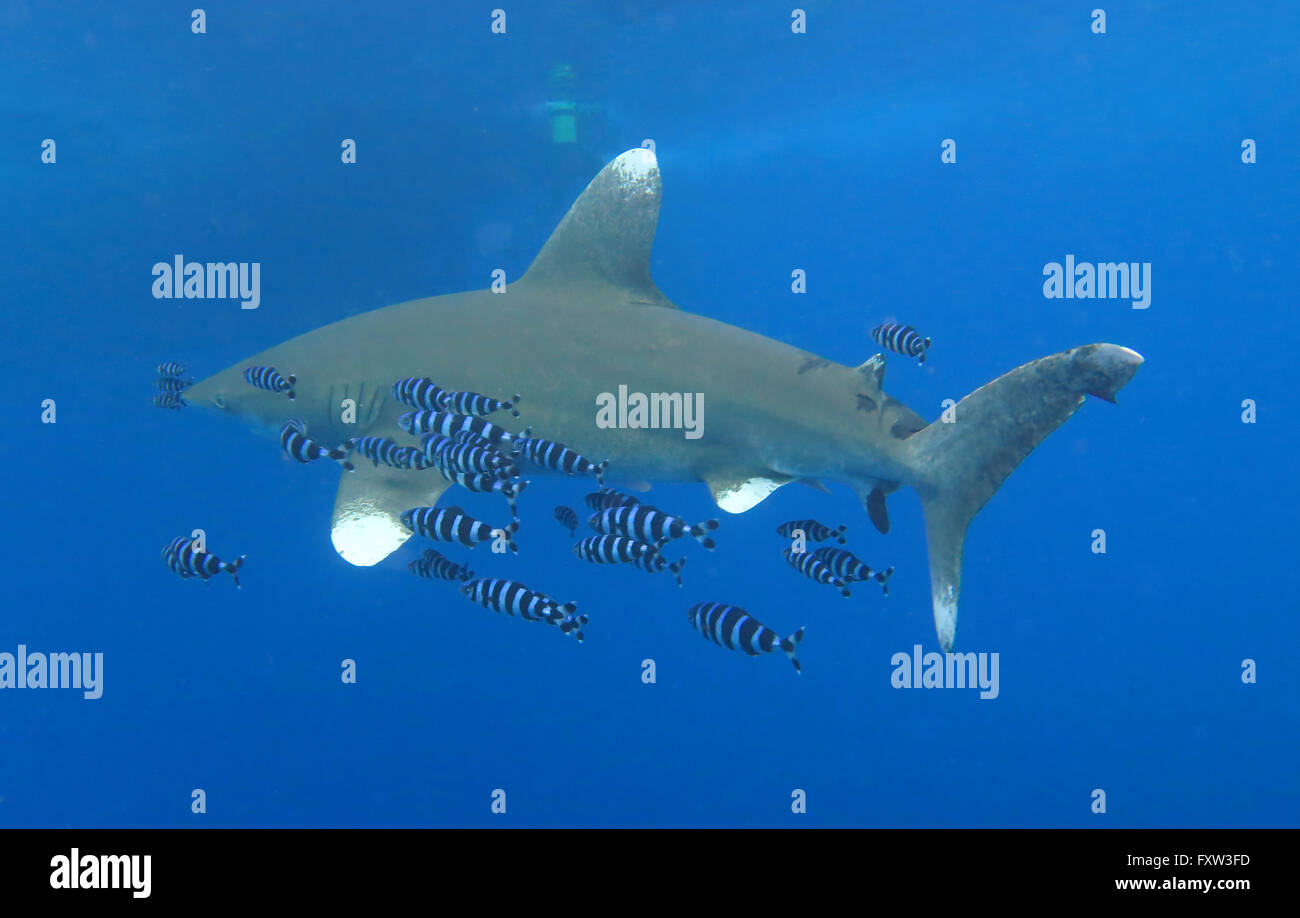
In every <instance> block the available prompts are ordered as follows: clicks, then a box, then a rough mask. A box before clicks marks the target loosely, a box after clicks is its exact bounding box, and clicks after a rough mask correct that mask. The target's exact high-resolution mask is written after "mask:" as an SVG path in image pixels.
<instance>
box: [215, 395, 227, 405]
mask: <svg viewBox="0 0 1300 918" xmlns="http://www.w3.org/2000/svg"><path fill="white" fill-rule="evenodd" d="M212 404H214V405H216V406H217V407H218V408H225V407H226V400H225V399H224V398H222V397H221V396H220V395H214V396H212Z"/></svg>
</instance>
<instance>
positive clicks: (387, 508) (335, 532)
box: [330, 465, 447, 567]
mask: <svg viewBox="0 0 1300 918" xmlns="http://www.w3.org/2000/svg"><path fill="white" fill-rule="evenodd" d="M446 489H447V482H446V481H445V480H443V479H442V478H440V477H434V478H431V477H428V476H425V475H420V474H418V473H415V472H410V471H407V470H404V469H389V468H386V467H382V466H381V467H379V468H375V467H373V466H370V465H359V466H357V470H356V471H355V472H344V473H343V476H342V478H341V479H340V481H339V493H338V497H337V498H335V500H334V518H333V521H332V522H331V524H330V541H332V542H333V543H334V550H335V551H337V552H338V553H339V556H340V557H341V558H342V559H343V560H344V561H346V562H348V563H349V564H355V565H356V566H357V567H371V566H373V565H375V564H378V563H379V562H380V561H383V560H384V559H385V558H387V557H388V556H389V555H391V554H392V553H393V552H395V551H397V549H399V548H401V547H402V545H403V544H405V542H406V540H407V539H409V538H410V537H411V532H410V530H408V529H407V528H406V527H405V526H403V525H402V514H403V513H405V512H406V511H407V510H410V509H411V508H412V507H430V506H433V504H435V503H436V502H437V500H438V496H439V495H440V494H442V492H443V491H445V490H446Z"/></svg>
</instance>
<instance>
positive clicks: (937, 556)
mask: <svg viewBox="0 0 1300 918" xmlns="http://www.w3.org/2000/svg"><path fill="white" fill-rule="evenodd" d="M1141 364H1142V357H1141V356H1140V355H1139V354H1137V353H1136V352H1134V351H1131V350H1129V349H1128V348H1126V347H1120V346H1118V345H1115V344H1089V345H1086V346H1084V347H1078V348H1075V349H1074V350H1071V351H1063V352H1061V353H1059V354H1053V355H1051V356H1050V357H1043V358H1042V359H1040V360H1035V361H1033V362H1032V363H1027V364H1025V365H1024V366H1022V367H1018V368H1017V369H1014V370H1012V371H1011V372H1010V373H1007V374H1005V375H1003V376H999V377H998V378H997V379H995V380H993V382H991V383H988V384H987V385H985V386H982V387H980V388H979V389H976V390H975V391H974V392H972V393H971V394H970V395H968V396H966V397H965V398H964V399H962V400H961V401H960V402H958V403H957V406H956V408H955V409H954V417H953V421H952V422H951V423H943V422H936V423H933V424H931V425H930V426H928V427H926V428H925V429H924V430H920V431H918V432H917V433H915V434H913V435H912V436H911V437H909V438H908V440H907V444H908V448H909V450H910V452H911V459H912V466H913V467H914V468H919V469H921V470H922V473H923V475H924V479H923V480H922V481H921V482H920V483H918V486H917V490H918V491H919V492H920V494H921V504H922V506H923V507H924V509H925V528H926V535H927V537H928V541H929V547H930V593H931V598H932V600H933V604H934V624H935V628H936V629H937V631H938V633H939V644H940V646H941V647H942V648H943V650H944V651H945V652H946V651H950V650H951V649H952V644H953V638H954V636H955V635H956V631H957V602H958V599H959V598H960V596H961V565H962V550H963V547H964V545H965V541H966V529H967V527H968V526H969V525H970V521H971V520H972V519H974V518H975V514H977V513H979V511H980V510H981V508H983V506H984V505H985V504H986V503H987V502H988V499H989V498H990V497H992V496H993V494H994V492H995V491H997V489H998V488H999V487H1000V486H1001V485H1002V482H1003V481H1005V480H1006V478H1007V476H1008V475H1010V474H1011V473H1012V471H1014V470H1015V468H1016V466H1017V465H1019V464H1020V461H1021V460H1022V459H1024V458H1025V457H1026V456H1028V455H1029V454H1030V453H1031V452H1032V451H1033V449H1034V447H1036V446H1037V445H1038V444H1039V443H1041V442H1042V441H1043V439H1044V438H1045V437H1046V436H1047V435H1048V434H1050V433H1051V432H1052V431H1054V430H1056V428H1058V427H1060V426H1061V425H1062V424H1063V423H1065V421H1066V420H1068V419H1069V417H1070V415H1072V414H1074V412H1075V411H1077V410H1078V409H1079V406H1080V405H1082V404H1083V402H1084V396H1085V395H1095V396H1097V397H1098V398H1103V399H1105V400H1106V401H1109V402H1113V401H1115V393H1117V392H1118V391H1119V390H1120V389H1122V388H1123V387H1124V386H1125V384H1127V383H1128V381H1129V380H1130V379H1132V378H1133V374H1134V373H1136V372H1137V370H1138V367H1139V366H1140V365H1141Z"/></svg>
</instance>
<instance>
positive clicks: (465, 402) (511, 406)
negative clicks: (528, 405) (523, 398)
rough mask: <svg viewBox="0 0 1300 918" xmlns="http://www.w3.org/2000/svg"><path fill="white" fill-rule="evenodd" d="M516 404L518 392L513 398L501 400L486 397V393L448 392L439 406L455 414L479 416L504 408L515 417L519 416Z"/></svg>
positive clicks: (517, 402)
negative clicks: (444, 400) (443, 402)
mask: <svg viewBox="0 0 1300 918" xmlns="http://www.w3.org/2000/svg"><path fill="white" fill-rule="evenodd" d="M518 404H519V396H518V394H516V395H515V396H514V397H513V398H508V399H506V400H505V401H502V400H501V399H496V398H488V397H487V396H486V395H479V394H478V393H477V392H448V393H447V399H446V402H445V404H444V405H442V406H441V407H442V408H443V410H445V411H454V412H456V413H457V414H477V415H479V416H483V415H488V414H491V413H492V412H494V411H501V410H505V411H509V412H510V413H511V414H512V415H514V416H515V417H519V409H518V408H516V407H515V406H516V405H518Z"/></svg>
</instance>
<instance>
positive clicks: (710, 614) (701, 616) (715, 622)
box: [687, 602, 804, 673]
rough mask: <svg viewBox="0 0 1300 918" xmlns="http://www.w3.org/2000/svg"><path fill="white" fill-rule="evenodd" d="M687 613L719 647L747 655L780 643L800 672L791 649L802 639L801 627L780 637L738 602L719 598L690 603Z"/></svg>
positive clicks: (779, 645) (697, 627)
mask: <svg viewBox="0 0 1300 918" xmlns="http://www.w3.org/2000/svg"><path fill="white" fill-rule="evenodd" d="M687 615H689V616H690V619H691V625H692V627H694V628H695V630H696V631H698V632H700V634H702V635H704V636H705V637H706V638H709V639H711V640H712V641H713V643H715V644H717V645H718V646H719V647H726V648H727V649H728V650H743V651H744V652H745V653H747V654H749V655H750V656H751V657H756V656H758V655H759V654H761V653H771V652H772V651H773V650H775V649H776V648H777V647H780V648H781V650H782V652H784V653H785V655H786V656H787V657H789V658H790V662H791V663H793V664H794V671H795V672H797V673H801V672H803V666H802V664H800V662H799V658H798V657H796V656H795V650H796V649H797V648H798V646H799V642H800V641H802V640H803V633H804V629H803V628H800V629H799V630H798V631H796V632H795V633H794V634H792V635H790V636H789V637H788V638H784V639H782V638H780V637H779V636H778V635H777V633H776V632H775V631H773V630H772V629H771V628H768V627H766V626H765V625H764V624H763V623H762V622H760V621H759V620H758V619H756V618H754V617H753V616H752V615H750V614H749V613H748V612H746V611H745V610H744V609H742V608H740V607H739V606H728V605H725V604H723V603H720V602H702V603H698V604H697V605H694V606H691V610H690V612H688V613H687Z"/></svg>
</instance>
